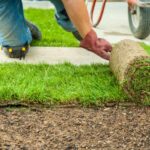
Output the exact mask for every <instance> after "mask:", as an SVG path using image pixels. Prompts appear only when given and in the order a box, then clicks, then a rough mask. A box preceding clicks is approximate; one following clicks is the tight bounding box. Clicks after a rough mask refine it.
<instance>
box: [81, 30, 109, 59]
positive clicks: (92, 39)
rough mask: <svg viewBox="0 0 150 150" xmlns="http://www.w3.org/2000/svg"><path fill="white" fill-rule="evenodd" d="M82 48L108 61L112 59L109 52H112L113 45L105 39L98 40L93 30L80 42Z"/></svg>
mask: <svg viewBox="0 0 150 150" xmlns="http://www.w3.org/2000/svg"><path fill="white" fill-rule="evenodd" d="M80 47H83V48H85V49H87V50H89V51H91V52H94V53H95V54H97V55H98V56H100V57H102V58H104V59H106V60H109V59H110V54H109V52H111V51H112V46H111V44H110V43H109V42H108V41H106V40H105V39H101V38H98V37H97V35H96V33H95V31H94V30H93V29H92V30H91V31H90V32H89V33H88V34H87V35H86V36H85V38H84V39H83V40H82V41H81V42H80Z"/></svg>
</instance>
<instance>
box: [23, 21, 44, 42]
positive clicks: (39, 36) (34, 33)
mask: <svg viewBox="0 0 150 150" xmlns="http://www.w3.org/2000/svg"><path fill="white" fill-rule="evenodd" d="M26 23H27V26H28V27H29V29H30V31H31V34H32V39H33V40H41V39H42V33H41V31H40V29H39V28H38V27H37V26H36V25H34V24H33V23H31V22H29V21H27V20H26Z"/></svg>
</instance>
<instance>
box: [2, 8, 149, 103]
mask: <svg viewBox="0 0 150 150" xmlns="http://www.w3.org/2000/svg"><path fill="white" fill-rule="evenodd" d="M25 15H26V17H27V18H28V19H29V20H32V21H33V22H34V23H36V24H37V25H38V26H39V27H40V29H41V30H42V33H43V40H42V41H40V42H33V43H32V45H36V46H78V41H76V39H75V38H73V36H72V34H70V33H68V32H65V31H64V30H63V29H61V27H59V26H58V25H57V23H56V21H55V19H54V11H53V10H42V12H41V10H36V9H28V10H26V11H25ZM35 16H36V17H35ZM41 18H42V19H41ZM142 46H143V47H144V48H145V49H146V50H148V52H149V53H150V47H149V46H148V45H144V44H142ZM0 100H1V101H0V102H7V101H13V100H15V101H23V102H37V103H49V104H55V103H70V102H72V101H78V102H79V103H80V104H82V105H91V104H94V105H99V104H102V103H105V102H112V101H113V102H114V101H115V102H121V101H127V100H128V98H127V96H126V95H125V94H124V93H123V92H122V90H121V89H120V87H119V85H118V82H117V80H116V79H115V77H114V76H113V74H112V72H111V71H110V69H109V67H108V66H107V65H100V64H95V65H94V64H93V65H84V66H74V65H71V64H69V63H64V64H58V65H46V64H39V65H25V64H24V65H23V64H16V63H9V64H1V65H0Z"/></svg>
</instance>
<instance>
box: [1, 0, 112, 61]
mask: <svg viewBox="0 0 150 150" xmlns="http://www.w3.org/2000/svg"><path fill="white" fill-rule="evenodd" d="M50 1H51V2H52V4H53V5H54V6H55V10H56V13H55V18H56V20H57V22H58V24H59V25H60V26H61V27H62V28H63V29H64V30H66V31H68V32H72V34H73V35H74V36H75V38H77V39H78V40H79V41H80V46H81V47H83V48H85V49H87V50H89V51H92V52H94V53H96V54H97V55H99V56H100V57H102V58H104V59H107V60H109V58H110V52H111V50H112V46H111V44H110V43H109V42H108V41H106V40H105V39H102V38H98V37H97V34H96V32H95V31H94V30H93V28H92V24H91V21H90V18H89V16H88V11H87V7H86V5H85V2H84V0H50ZM8 8H9V9H8ZM41 38H42V34H41V32H40V30H39V29H38V28H37V27H36V26H35V25H34V24H32V23H31V22H29V21H27V20H26V19H25V17H24V13H23V5H22V1H21V0H13V1H12V0H0V43H1V45H2V50H4V52H5V53H6V54H7V55H8V56H9V57H11V58H20V59H21V58H24V57H25V55H26V53H27V52H28V50H29V44H30V43H31V42H32V40H33V39H34V40H40V39H41Z"/></svg>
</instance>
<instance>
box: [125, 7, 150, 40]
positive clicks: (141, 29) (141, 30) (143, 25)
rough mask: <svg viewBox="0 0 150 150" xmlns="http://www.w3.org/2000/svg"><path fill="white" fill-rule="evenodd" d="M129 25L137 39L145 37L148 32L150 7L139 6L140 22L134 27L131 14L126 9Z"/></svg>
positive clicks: (149, 32) (149, 27) (149, 28)
mask: <svg viewBox="0 0 150 150" xmlns="http://www.w3.org/2000/svg"><path fill="white" fill-rule="evenodd" d="M128 18H129V26H130V29H131V32H132V33H133V35H134V36H135V37H136V38H138V39H145V38H146V37H148V36H149V34H150V8H140V23H139V26H138V28H135V27H134V24H133V22H132V16H131V13H130V10H129V9H128Z"/></svg>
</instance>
